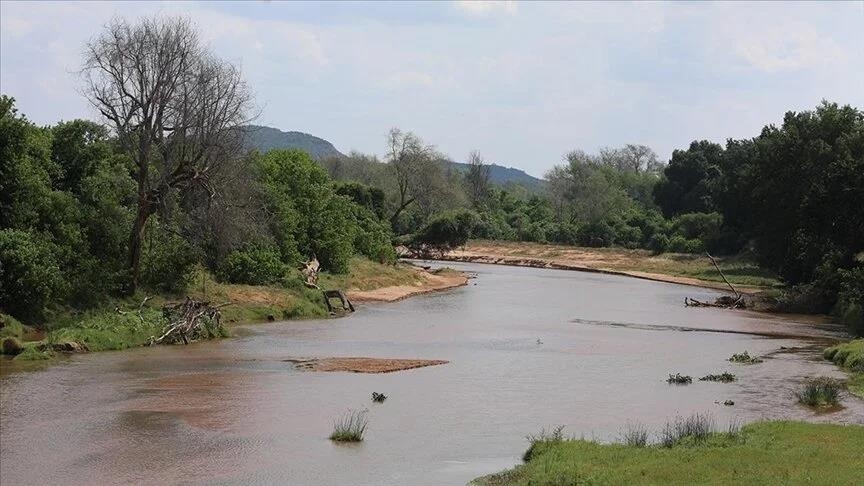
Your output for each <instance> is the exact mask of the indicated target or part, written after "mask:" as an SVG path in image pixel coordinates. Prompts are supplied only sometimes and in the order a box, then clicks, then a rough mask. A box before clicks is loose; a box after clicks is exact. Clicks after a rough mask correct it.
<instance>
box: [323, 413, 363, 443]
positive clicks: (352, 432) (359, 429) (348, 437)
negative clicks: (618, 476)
mask: <svg viewBox="0 0 864 486" xmlns="http://www.w3.org/2000/svg"><path fill="white" fill-rule="evenodd" d="M366 412H367V411H366V410H349V411H348V412H346V413H345V415H343V416H341V417H339V418H338V419H336V420H335V421H334V422H333V433H331V434H330V440H332V441H335V442H361V441H362V440H363V433H365V432H366V426H367V425H368V424H369V419H367V418H366Z"/></svg>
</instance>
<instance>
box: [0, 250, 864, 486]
mask: <svg viewBox="0 0 864 486" xmlns="http://www.w3.org/2000/svg"><path fill="white" fill-rule="evenodd" d="M447 265H448V266H451V267H455V268H459V269H460V270H465V271H469V272H473V273H476V278H474V279H472V280H471V281H470V282H469V284H468V286H466V287H462V288H458V289H454V290H451V291H447V292H442V293H437V294H430V295H425V296H420V297H415V298H411V299H408V300H404V301H401V302H397V303H392V304H380V305H379V304H376V305H364V306H362V307H361V308H360V309H358V311H357V312H356V313H355V314H353V315H351V316H349V317H346V318H342V319H328V320H311V321H298V322H277V323H269V324H259V325H252V326H243V327H238V328H235V329H234V332H235V334H236V335H237V337H235V338H233V339H226V340H221V341H218V342H205V343H197V344H193V345H190V346H162V347H154V348H141V349H135V350H130V351H121V352H106V353H93V354H86V355H75V356H72V357H71V358H69V359H65V360H63V361H62V362H60V363H59V364H56V365H54V366H50V367H47V368H45V369H43V370H38V371H26V372H24V371H20V370H18V369H17V368H16V367H17V365H14V366H13V364H12V363H11V362H8V361H6V362H3V363H2V372H0V464H2V467H0V483H2V484H4V485H5V484H9V485H11V484H16V485H23V484H53V483H66V484H115V483H116V484H128V483H137V484H148V483H149V484H162V483H185V484H273V483H280V484H302V485H305V484H310V485H314V484H361V485H366V484H368V485H378V484H436V485H437V484H464V483H465V482H466V481H468V480H470V479H472V478H474V477H477V476H480V475H483V474H487V473H491V472H495V471H498V470H501V469H504V468H508V467H512V466H513V465H515V464H517V463H518V462H519V461H520V457H521V454H522V452H524V450H525V449H526V447H527V445H528V443H527V441H526V439H525V437H526V435H528V434H534V433H537V432H538V431H539V430H540V429H541V428H544V427H545V428H547V429H548V428H550V427H552V426H555V425H557V424H561V425H564V426H565V429H564V432H565V433H566V434H570V435H574V436H576V437H585V438H593V439H597V440H604V441H605V440H615V439H616V438H618V436H619V434H620V433H621V431H622V430H623V429H624V426H625V424H626V423H627V422H628V421H629V422H639V423H641V424H644V425H645V426H647V427H648V428H649V429H651V430H652V431H656V430H658V429H659V428H660V427H662V425H663V424H664V423H665V421H666V420H667V419H670V418H674V416H675V415H676V414H680V415H688V414H690V413H693V412H710V414H711V415H712V416H713V417H714V419H715V421H716V422H717V424H718V426H719V427H725V425H726V423H728V422H729V421H730V420H740V421H744V422H748V421H753V420H759V419H774V418H791V419H803V420H813V421H835V422H847V423H850V422H851V423H864V402H862V401H861V400H858V399H855V398H854V397H848V396H847V397H845V398H844V400H843V404H844V405H845V409H843V410H840V411H838V412H834V413H830V414H816V413H814V412H812V411H810V410H808V409H806V408H804V407H802V406H799V405H797V404H796V403H795V400H794V399H793V398H792V396H791V393H792V390H793V389H794V388H795V386H796V384H798V383H800V382H801V381H802V380H804V379H805V378H807V377H810V376H816V375H829V376H836V377H842V376H843V374H842V373H841V372H840V371H838V370H837V369H836V367H834V366H833V365H831V364H830V363H827V362H825V361H823V360H821V359H819V356H818V352H819V350H821V348H822V346H824V344H825V343H826V338H830V337H832V336H836V335H837V329H836V328H834V327H832V326H829V325H825V324H821V325H818V324H814V323H813V322H808V321H807V320H805V319H796V318H794V317H790V316H770V315H764V314H755V313H750V312H744V311H729V310H723V309H711V308H686V307H684V305H683V301H684V297H685V296H689V297H695V298H698V299H700V300H703V299H705V300H708V299H711V298H713V297H715V296H716V295H717V293H716V292H714V291H712V290H706V289H699V288H695V287H685V286H681V285H674V284H667V283H659V282H651V281H645V280H638V279H633V278H626V277H620V276H613V275H601V274H590V273H581V272H570V271H562V270H542V269H534V268H517V267H503V266H494V265H480V264H454V263H448V264H447ZM720 331H723V332H720ZM725 331H733V332H731V333H730V332H725ZM766 335H772V337H769V336H766ZM744 350H747V351H749V352H750V354H756V355H764V356H765V362H764V363H762V364H757V365H738V364H733V363H729V362H728V361H726V360H727V358H728V357H729V356H730V355H732V354H733V353H737V352H741V351H744ZM336 356H369V357H382V358H425V359H444V360H449V363H448V364H444V365H439V366H431V367H426V368H419V369H413V370H408V371H401V372H395V373H388V374H377V375H374V374H355V373H320V372H309V371H298V370H296V369H295V367H294V365H293V364H292V363H290V362H286V361H283V360H286V359H290V358H298V357H336ZM722 371H731V372H732V373H734V374H736V375H737V376H738V381H737V382H735V383H731V384H721V383H710V382H700V381H698V380H696V378H697V377H700V376H702V375H705V374H708V373H720V372H722ZM676 372H680V373H682V374H688V375H692V376H693V377H694V383H693V384H692V385H688V386H675V385H669V384H667V383H666V381H665V379H666V377H667V376H668V374H669V373H676ZM373 391H375V392H381V393H384V394H386V395H387V396H388V399H387V401H386V402H384V403H382V404H373V403H372V402H371V399H370V396H371V393H372V392H373ZM724 400H733V401H734V402H735V405H734V406H723V405H721V404H720V403H722V402H723V401H724ZM349 408H351V409H363V408H368V410H369V412H368V418H369V428H368V431H367V434H366V436H365V440H364V442H362V443H360V444H354V445H340V444H335V443H332V442H330V441H329V440H328V439H327V436H328V435H329V433H330V431H331V428H332V422H333V419H334V418H336V417H337V416H339V415H341V414H342V413H344V412H345V411H346V410H347V409H349Z"/></svg>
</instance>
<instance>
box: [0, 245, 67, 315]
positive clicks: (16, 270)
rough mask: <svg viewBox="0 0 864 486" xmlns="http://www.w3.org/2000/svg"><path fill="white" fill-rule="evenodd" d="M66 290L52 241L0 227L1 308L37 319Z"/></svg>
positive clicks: (64, 293) (12, 313)
mask: <svg viewBox="0 0 864 486" xmlns="http://www.w3.org/2000/svg"><path fill="white" fill-rule="evenodd" d="M67 291H68V284H67V282H66V281H65V279H64V278H63V273H62V272H61V270H60V266H59V264H58V262H57V259H56V250H55V248H54V245H52V244H51V243H49V242H48V240H47V239H46V238H45V237H42V236H37V235H34V234H33V233H31V232H29V231H21V230H14V229H4V230H0V308H2V309H5V310H6V312H8V313H10V314H11V315H13V316H15V317H18V318H20V319H23V320H25V321H26V320H30V319H38V318H39V317H41V315H42V312H43V310H44V309H45V306H46V305H47V304H48V303H50V302H52V301H56V300H60V299H62V298H64V297H65V295H66V293H67Z"/></svg>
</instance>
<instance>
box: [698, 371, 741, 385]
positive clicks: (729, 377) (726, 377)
mask: <svg viewBox="0 0 864 486" xmlns="http://www.w3.org/2000/svg"><path fill="white" fill-rule="evenodd" d="M735 379H736V378H735V375H733V374H732V373H729V372H728V371H724V372H723V373H720V374H719V375H713V374H712V375H705V376H703V377H702V378H699V381H719V382H720V383H731V382H733V381H735Z"/></svg>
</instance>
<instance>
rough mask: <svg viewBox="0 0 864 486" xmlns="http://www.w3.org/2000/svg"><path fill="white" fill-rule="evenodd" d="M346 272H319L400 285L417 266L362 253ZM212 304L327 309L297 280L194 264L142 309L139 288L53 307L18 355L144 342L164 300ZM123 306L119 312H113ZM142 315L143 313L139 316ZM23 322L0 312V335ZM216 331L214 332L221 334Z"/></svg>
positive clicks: (229, 315)
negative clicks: (268, 279)
mask: <svg viewBox="0 0 864 486" xmlns="http://www.w3.org/2000/svg"><path fill="white" fill-rule="evenodd" d="M351 268H352V269H351V273H349V274H347V275H331V274H327V273H326V272H325V273H322V275H321V280H320V284H321V286H322V287H323V288H339V289H348V288H358V289H367V290H368V289H372V288H377V287H379V286H390V285H401V284H404V283H413V282H415V281H416V279H417V278H418V277H417V272H416V271H414V270H413V269H412V267H410V266H408V265H404V264H399V265H381V264H378V263H375V262H372V261H370V260H368V259H365V258H354V259H353V260H352V266H351ZM187 294H188V295H189V296H190V297H192V298H193V299H197V300H206V301H210V302H212V303H214V304H222V303H226V302H231V305H228V306H225V307H222V308H221V309H220V311H221V312H222V322H223V323H226V324H252V323H258V322H266V321H270V320H289V319H308V318H323V317H327V316H328V315H329V314H328V312H327V309H326V307H325V305H324V298H323V296H322V295H321V292H319V291H317V290H314V289H308V288H306V287H305V286H303V285H302V283H300V282H299V281H298V282H296V283H292V284H291V285H289V286H285V287H279V286H260V285H234V284H226V283H220V282H217V281H216V280H215V279H214V278H213V276H212V275H210V274H209V273H207V272H206V271H204V270H203V269H199V270H198V272H197V274H196V276H195V278H194V279H193V283H192V284H191V285H190V287H189V289H187V292H186V293H185V294H183V295H155V296H151V297H152V298H151V300H149V301H148V302H147V304H146V305H145V306H144V307H143V308H142V309H141V317H139V314H138V308H139V306H140V304H141V302H142V301H143V300H144V297H145V294H144V292H139V293H138V294H137V295H134V296H131V297H128V298H122V299H110V300H106V301H105V302H104V303H103V304H102V305H100V306H99V307H96V308H94V309H90V310H88V311H85V312H81V311H77V310H75V309H68V308H59V309H52V310H51V311H50V312H49V313H48V317H47V319H46V321H45V322H44V323H41V324H42V327H44V328H45V329H46V331H47V332H46V333H45V336H44V339H42V340H40V341H38V342H34V343H33V345H32V346H28V344H29V343H26V342H25V343H24V348H25V349H24V352H23V353H21V354H20V355H18V357H17V359H20V360H28V359H30V360H34V359H48V358H50V357H52V355H53V353H45V352H42V351H40V348H39V347H40V346H41V349H47V348H50V347H51V346H52V345H54V344H61V343H66V342H75V343H80V344H83V345H84V346H86V348H87V349H89V350H90V351H106V350H118V349H126V348H131V347H136V346H143V345H146V344H148V343H149V342H150V338H151V337H153V336H159V335H160V334H161V331H162V329H163V325H164V321H163V319H162V312H161V307H162V305H163V304H165V303H166V302H169V301H177V300H181V299H182V298H183V297H184V296H185V295H187ZM117 309H121V310H123V312H124V314H121V313H119V312H117ZM142 317H143V319H142ZM26 330H27V327H26V326H23V325H22V324H21V323H20V322H18V321H17V320H15V319H14V318H12V317H10V316H7V315H5V314H0V340H2V338H4V337H7V336H8V337H15V338H16V339H19V340H20V339H21V338H22V336H24V337H26V336H25V335H26V332H25V331H26ZM225 335H227V334H220V335H219V336H213V337H224V336H225Z"/></svg>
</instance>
